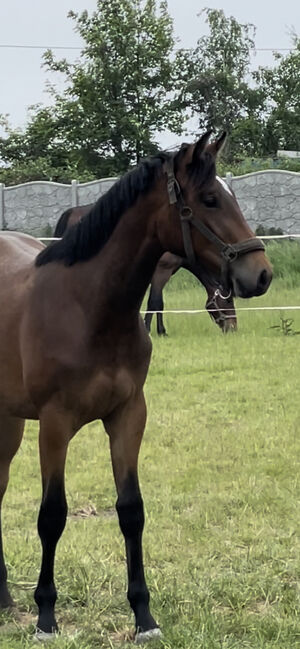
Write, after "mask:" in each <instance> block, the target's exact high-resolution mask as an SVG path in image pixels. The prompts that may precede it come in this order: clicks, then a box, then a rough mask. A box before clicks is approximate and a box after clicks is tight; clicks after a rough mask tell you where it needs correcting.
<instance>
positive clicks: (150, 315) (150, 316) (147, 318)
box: [144, 307, 153, 333]
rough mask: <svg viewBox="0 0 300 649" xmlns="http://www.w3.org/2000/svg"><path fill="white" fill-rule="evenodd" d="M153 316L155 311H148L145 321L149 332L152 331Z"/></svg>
mask: <svg viewBox="0 0 300 649" xmlns="http://www.w3.org/2000/svg"><path fill="white" fill-rule="evenodd" d="M148 308H149V307H148ZM152 318H153V313H146V315H145V320H144V322H145V327H146V329H147V331H148V333H150V331H151V322H152Z"/></svg>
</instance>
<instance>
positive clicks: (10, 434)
mask: <svg viewBox="0 0 300 649" xmlns="http://www.w3.org/2000/svg"><path fill="white" fill-rule="evenodd" d="M24 423H25V422H24V420H23V419H16V418H14V417H7V416H6V415H0V607H1V608H5V607H7V606H12V605H13V601H12V598H11V596H10V594H9V591H8V588H7V570H6V566H5V563H4V557H3V547H2V531H1V504H2V499H3V496H4V494H5V491H6V487H7V483H8V478H9V467H10V463H11V461H12V459H13V457H14V455H15V454H16V452H17V450H18V448H19V446H20V444H21V441H22V437H23V430H24Z"/></svg>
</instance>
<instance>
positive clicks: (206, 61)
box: [185, 8, 264, 154]
mask: <svg viewBox="0 0 300 649" xmlns="http://www.w3.org/2000/svg"><path fill="white" fill-rule="evenodd" d="M201 14H204V15H205V16H206V18H205V21H206V23H207V24H208V27H209V34H208V35H207V36H202V37H201V38H200V39H199V40H198V43H197V47H196V49H195V50H194V52H192V62H193V78H192V79H191V80H190V82H189V83H187V86H186V92H185V95H186V101H187V103H189V104H190V106H191V107H192V110H193V113H194V115H195V114H196V115H197V116H198V121H199V129H201V130H202V129H204V128H212V129H213V130H214V131H220V130H224V129H225V130H227V131H229V132H232V134H234V130H235V126H237V130H238V133H239V138H240V139H238V138H237V137H236V138H234V137H233V138H232V141H231V152H232V154H233V153H234V152H235V151H237V150H238V149H240V150H242V148H243V143H245V142H246V141H247V137H248V134H249V131H250V132H251V133H252V135H253V136H254V135H255V137H257V136H258V134H259V132H260V128H259V122H260V114H261V111H262V108H263V104H262V102H263V100H264V95H263V93H262V92H261V91H260V90H259V89H256V88H252V87H251V86H250V85H249V83H248V79H247V77H250V72H249V68H250V53H251V49H252V48H254V36H255V27H254V25H252V24H250V23H247V24H240V23H239V22H238V21H237V20H236V19H235V18H234V17H232V16H231V17H230V18H227V17H226V16H225V14H224V12H223V10H218V9H207V8H206V9H204V10H203V11H202V12H201ZM245 118H247V124H246V123H245ZM244 127H245V131H244ZM256 144H257V140H255V142H253V147H252V151H254V150H255V149H256ZM252 151H251V153H252Z"/></svg>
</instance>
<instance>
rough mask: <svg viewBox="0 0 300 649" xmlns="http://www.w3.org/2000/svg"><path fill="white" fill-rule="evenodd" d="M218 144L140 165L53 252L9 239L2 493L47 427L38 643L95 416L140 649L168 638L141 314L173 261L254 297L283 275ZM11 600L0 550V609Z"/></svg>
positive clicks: (0, 337) (50, 628)
mask: <svg viewBox="0 0 300 649" xmlns="http://www.w3.org/2000/svg"><path fill="white" fill-rule="evenodd" d="M209 136H210V133H206V134H205V135H203V136H202V137H201V139H200V140H199V141H198V142H197V143H196V144H191V145H182V147H181V148H180V149H179V150H178V151H177V152H176V153H172V154H169V153H163V154H158V155H157V156H155V157H153V158H151V159H149V160H148V161H145V162H143V163H141V164H140V165H139V166H138V167H137V168H136V169H134V170H133V171H131V172H130V173H128V174H126V175H125V176H124V177H122V178H121V179H120V180H119V181H118V182H116V183H115V185H113V187H112V188H111V189H110V190H109V191H108V192H107V193H106V194H105V195H104V196H102V197H101V198H100V199H99V200H98V201H97V202H96V204H95V205H94V207H93V208H92V210H91V211H90V212H89V214H88V215H87V216H86V217H85V218H84V219H82V220H81V221H80V222H79V223H78V224H77V225H76V226H75V227H74V228H70V229H69V231H68V232H67V233H66V235H65V237H64V238H63V239H61V240H60V241H56V242H55V243H53V244H52V245H50V246H48V247H47V248H44V246H43V245H42V244H41V243H40V242H39V241H37V240H35V239H34V238H32V237H30V236H27V235H25V234H19V233H10V232H6V233H1V235H0V260H1V266H0V273H1V281H0V304H1V319H0V413H1V414H0V423H1V427H0V432H1V434H0V458H1V461H0V485H1V490H0V495H1V501H2V497H3V495H4V493H5V490H6V487H7V483H8V475H9V466H10V462H11V460H12V458H13V456H14V455H15V453H16V451H17V450H18V447H19V445H20V443H21V439H22V433H23V427H24V420H25V419H35V420H39V449H40V464H41V475H42V501H41V506H40V511H39V516H38V533H39V536H40V539H41V545H42V562H41V570H40V575H39V579H38V584H37V588H36V590H35V595H34V596H35V601H36V604H37V606H38V621H37V637H38V638H41V639H43V638H45V639H47V638H48V637H51V634H54V633H55V632H56V631H57V623H56V619H55V612H54V607H55V602H56V597H57V593H56V588H55V584H54V559H55V551H56V545H57V542H58V540H59V538H60V536H61V534H62V532H63V529H64V527H65V523H66V516H67V502H66V495H65V480H64V473H65V462H66V456H67V450H68V445H69V442H70V440H71V439H72V437H73V436H74V435H75V434H76V433H77V431H78V430H79V429H80V428H81V427H82V426H84V425H85V424H87V423H89V422H91V421H94V420H97V419H102V421H103V423H104V427H105V430H106V432H107V434H108V437H109V442H110V452H111V460H112V466H113V474H114V479H115V483H116V490H117V502H116V509H117V512H118V517H119V524H120V528H121V531H122V533H123V535H124V539H125V546H126V557H127V570H128V592H127V594H128V599H129V602H130V605H131V607H132V609H133V611H134V615H135V628H136V641H137V642H142V641H145V640H148V639H150V638H151V637H155V636H158V635H160V630H159V627H158V625H157V623H156V621H155V619H154V617H153V616H152V614H151V612H150V608H149V591H148V589H147V586H146V581H145V576H144V567H143V558H142V532H143V526H144V512H143V501H142V496H141V492H140V488H139V482H138V473H137V465H138V454H139V448H140V444H141V441H142V437H143V431H144V427H145V422H146V407H145V400H144V394H143V386H144V382H145V379H146V376H147V372H148V367H149V363H150V356H151V341H150V338H149V336H148V334H147V332H146V329H145V326H144V323H143V320H142V319H141V317H140V306H141V303H142V300H143V297H144V295H145V292H146V289H147V286H148V285H149V283H150V281H151V277H152V276H153V273H154V269H155V267H156V264H157V262H158V260H159V259H160V257H161V256H162V254H163V252H166V251H171V252H172V253H174V254H176V255H179V256H180V257H187V258H189V259H190V261H191V262H194V261H195V259H196V260H197V261H199V262H201V264H202V265H203V267H204V268H205V269H207V270H209V271H210V272H213V273H215V274H217V275H218V274H220V273H221V276H222V286H223V287H224V290H225V288H226V290H228V291H229V290H231V291H232V292H233V294H234V295H236V296H240V297H244V298H249V297H251V296H255V295H261V294H263V293H265V292H266V290H267V289H268V286H269V284H270V281H271V276H272V273H271V267H270V265H269V262H268V261H267V259H266V257H265V254H264V246H263V244H262V242H261V241H259V239H257V238H256V237H255V236H254V234H253V232H252V231H251V229H250V228H249V226H248V225H247V223H246V221H245V219H244V217H243V216H242V214H241V211H240V209H239V206H238V204H237V202H236V200H235V198H234V196H233V195H232V194H230V193H229V192H228V191H226V189H225V188H224V187H223V186H222V184H221V183H220V182H219V181H218V180H217V179H216V169H215V159H216V155H217V153H218V151H219V149H220V148H221V146H222V143H223V141H224V138H225V134H224V135H223V136H221V137H220V138H219V139H217V140H216V141H214V142H212V143H210V144H209V143H208V141H209ZM38 253H39V254H38ZM70 322H72V327H70ZM11 603H12V600H11V596H10V593H9V591H8V586H7V572H6V567H5V563H4V558H3V551H2V541H1V544H0V604H1V605H2V606H3V607H5V606H9V605H10V604H11ZM49 634H50V636H49Z"/></svg>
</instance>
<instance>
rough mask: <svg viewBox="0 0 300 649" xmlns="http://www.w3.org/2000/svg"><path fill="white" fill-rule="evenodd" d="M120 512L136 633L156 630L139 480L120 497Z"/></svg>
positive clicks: (127, 485) (132, 481) (133, 479)
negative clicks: (145, 563) (148, 583)
mask: <svg viewBox="0 0 300 649" xmlns="http://www.w3.org/2000/svg"><path fill="white" fill-rule="evenodd" d="M116 508H117V512H118V516H119V523H120V528H121V531H122V532H123V534H124V538H125V544H126V555H127V569H128V591H127V596H128V600H129V603H130V606H131V608H132V610H133V611H134V614H135V621H136V631H139V632H143V631H148V630H150V629H155V628H156V627H157V624H156V622H155V620H154V618H153V617H152V615H151V613H150V610H149V600H150V596H149V591H148V588H147V586H146V581H145V575H144V567H143V552H142V533H143V527H144V508H143V501H142V498H141V494H140V491H139V487H138V483H137V479H136V477H135V476H130V477H129V478H128V479H127V481H126V483H125V485H124V488H123V489H122V491H121V493H120V494H119V497H118V500H117V505H116Z"/></svg>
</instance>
